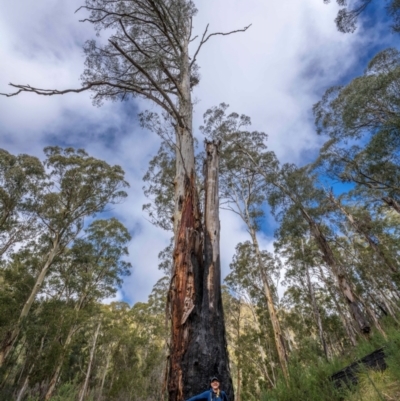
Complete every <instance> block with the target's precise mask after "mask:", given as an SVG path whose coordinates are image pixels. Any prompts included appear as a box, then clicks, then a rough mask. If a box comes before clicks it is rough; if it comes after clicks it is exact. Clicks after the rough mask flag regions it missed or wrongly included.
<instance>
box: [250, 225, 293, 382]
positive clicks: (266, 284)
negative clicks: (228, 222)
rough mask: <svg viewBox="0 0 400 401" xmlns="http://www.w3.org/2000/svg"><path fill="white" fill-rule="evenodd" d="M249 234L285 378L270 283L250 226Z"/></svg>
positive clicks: (284, 356) (283, 350)
mask: <svg viewBox="0 0 400 401" xmlns="http://www.w3.org/2000/svg"><path fill="white" fill-rule="evenodd" d="M250 235H251V238H252V241H253V245H254V248H255V251H256V256H257V262H258V266H259V272H260V275H261V279H262V283H263V289H264V296H265V299H266V301H267V305H268V312H269V317H270V320H271V324H272V329H273V332H274V339H275V347H276V352H277V354H278V359H279V364H280V366H281V369H282V373H283V376H284V377H285V379H286V380H287V379H288V377H289V372H288V368H287V353H286V347H285V341H284V338H283V335H282V330H281V325H280V323H279V320H278V316H277V314H276V310H275V304H274V300H273V296H272V292H271V288H270V285H269V282H268V277H267V274H266V272H265V266H264V263H263V261H262V257H261V252H260V247H259V245H258V240H257V235H256V233H255V231H254V229H253V228H250Z"/></svg>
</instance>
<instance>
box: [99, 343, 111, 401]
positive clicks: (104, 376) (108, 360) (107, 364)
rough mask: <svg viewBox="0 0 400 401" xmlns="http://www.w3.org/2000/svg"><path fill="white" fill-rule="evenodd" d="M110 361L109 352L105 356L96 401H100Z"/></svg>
mask: <svg viewBox="0 0 400 401" xmlns="http://www.w3.org/2000/svg"><path fill="white" fill-rule="evenodd" d="M110 360H111V350H110V351H109V352H108V354H107V360H106V366H105V367H104V370H103V375H102V377H101V383H100V389H99V393H98V396H97V400H98V401H101V400H102V397H103V389H104V383H105V382H106V377H107V371H108V367H109V366H110Z"/></svg>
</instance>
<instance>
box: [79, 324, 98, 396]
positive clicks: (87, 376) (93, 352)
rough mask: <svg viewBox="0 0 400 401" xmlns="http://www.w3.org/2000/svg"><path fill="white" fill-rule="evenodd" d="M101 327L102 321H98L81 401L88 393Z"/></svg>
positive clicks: (81, 392) (80, 394)
mask: <svg viewBox="0 0 400 401" xmlns="http://www.w3.org/2000/svg"><path fill="white" fill-rule="evenodd" d="M100 327H101V321H100V322H99V323H98V325H97V328H96V332H95V333H94V336H93V343H92V348H91V349H90V357H89V363H88V367H87V370H86V376H85V381H84V383H83V386H82V389H81V391H80V393H79V401H83V400H84V399H85V395H86V392H87V389H88V385H89V379H90V373H91V371H92V365H93V359H94V354H95V352H96V345H97V338H98V337H99V333H100Z"/></svg>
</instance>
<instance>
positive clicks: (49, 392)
mask: <svg viewBox="0 0 400 401" xmlns="http://www.w3.org/2000/svg"><path fill="white" fill-rule="evenodd" d="M75 332H76V328H75V327H74V326H72V327H71V328H70V330H69V332H68V335H67V338H66V340H65V343H64V346H63V350H62V352H61V355H60V357H59V359H58V362H57V366H56V368H55V370H54V372H53V375H52V377H51V379H50V383H49V385H48V388H47V392H46V395H45V398H44V399H45V401H48V400H49V399H50V398H51V397H52V396H53V393H54V390H55V388H56V385H57V381H58V378H59V377H60V373H61V369H62V366H63V363H64V358H65V354H66V350H67V348H68V346H69V345H70V344H71V341H72V338H73V336H74V334H75Z"/></svg>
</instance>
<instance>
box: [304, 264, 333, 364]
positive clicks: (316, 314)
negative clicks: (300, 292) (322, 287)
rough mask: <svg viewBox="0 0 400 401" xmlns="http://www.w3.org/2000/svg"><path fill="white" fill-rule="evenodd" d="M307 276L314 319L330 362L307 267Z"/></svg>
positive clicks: (326, 356)
mask: <svg viewBox="0 0 400 401" xmlns="http://www.w3.org/2000/svg"><path fill="white" fill-rule="evenodd" d="M306 276H307V285H308V291H309V293H310V299H311V305H312V308H313V312H314V318H315V322H316V323H317V327H318V334H319V339H320V341H321V345H322V349H323V351H324V354H325V358H326V360H329V356H328V347H327V346H326V341H325V337H324V329H323V327H322V321H321V315H320V313H319V309H318V305H317V301H316V299H315V293H314V288H313V285H312V283H311V278H310V272H309V271H308V267H307V266H306Z"/></svg>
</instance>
